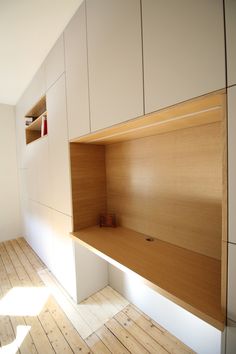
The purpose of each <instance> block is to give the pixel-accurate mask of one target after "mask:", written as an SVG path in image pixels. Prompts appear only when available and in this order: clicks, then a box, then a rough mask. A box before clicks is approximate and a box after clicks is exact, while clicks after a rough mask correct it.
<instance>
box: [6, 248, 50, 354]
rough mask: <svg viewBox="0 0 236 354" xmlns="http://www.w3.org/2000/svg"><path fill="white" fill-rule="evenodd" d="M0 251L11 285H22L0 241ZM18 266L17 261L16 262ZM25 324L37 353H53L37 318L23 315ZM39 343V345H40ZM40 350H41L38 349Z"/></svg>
mask: <svg viewBox="0 0 236 354" xmlns="http://www.w3.org/2000/svg"><path fill="white" fill-rule="evenodd" d="M0 253H1V256H2V260H3V263H4V266H5V268H6V273H7V275H8V279H9V281H10V283H11V286H12V287H20V286H21V285H22V283H21V281H20V279H19V277H18V275H17V273H16V270H15V268H14V266H13V264H12V262H11V260H10V258H9V256H8V254H7V252H6V248H5V247H4V244H3V243H0ZM18 266H19V263H18ZM24 321H25V324H26V325H28V326H31V330H30V334H31V337H32V339H33V341H34V343H35V346H36V349H37V351H38V352H39V353H42V354H45V353H48V354H50V353H54V351H53V349H52V347H51V345H50V342H49V340H48V338H47V336H46V334H45V332H44V330H43V328H42V326H41V325H40V323H39V320H38V318H37V317H35V318H33V317H28V316H27V317H24ZM40 343H41V345H40ZM40 350H42V351H40Z"/></svg>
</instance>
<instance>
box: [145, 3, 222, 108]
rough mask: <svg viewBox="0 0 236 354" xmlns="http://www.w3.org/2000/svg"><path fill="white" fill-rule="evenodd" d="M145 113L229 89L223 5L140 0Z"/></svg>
mask: <svg viewBox="0 0 236 354" xmlns="http://www.w3.org/2000/svg"><path fill="white" fill-rule="evenodd" d="M142 18H143V54H144V92H145V113H149V112H152V111H156V110H158V109H160V108H163V107H167V106H170V105H173V104H175V103H178V102H181V101H185V100H188V99H190V98H193V97H197V96H200V95H203V94H206V93H208V92H211V91H214V90H218V89H221V88H223V87H225V84H226V83H225V54H224V24H223V4H222V0H214V1H212V0H197V1H196V0H179V1H173V0H142Z"/></svg>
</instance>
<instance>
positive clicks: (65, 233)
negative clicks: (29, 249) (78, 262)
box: [51, 210, 76, 300]
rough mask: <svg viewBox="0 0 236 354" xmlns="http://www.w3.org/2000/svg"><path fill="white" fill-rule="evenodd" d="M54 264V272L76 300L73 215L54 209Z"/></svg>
mask: <svg viewBox="0 0 236 354" xmlns="http://www.w3.org/2000/svg"><path fill="white" fill-rule="evenodd" d="M52 225H53V254H52V258H53V261H52V262H53V264H52V268H51V270H52V272H53V274H54V275H55V277H56V278H57V279H58V281H59V282H60V283H61V285H62V286H63V287H64V288H65V289H66V291H67V292H68V293H69V294H70V295H71V296H72V297H73V298H74V299H75V300H76V277H75V256H74V244H73V241H72V239H71V237H70V235H69V233H70V232H71V231H72V230H71V228H72V220H71V217H69V216H67V215H64V214H62V213H59V212H57V211H55V210H52Z"/></svg>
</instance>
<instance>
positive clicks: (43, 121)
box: [25, 96, 47, 144]
mask: <svg viewBox="0 0 236 354" xmlns="http://www.w3.org/2000/svg"><path fill="white" fill-rule="evenodd" d="M25 118H26V122H27V118H29V119H31V120H32V122H31V123H30V124H29V125H26V128H25V136H26V144H29V143H31V142H32V141H34V140H37V139H39V138H41V137H43V136H44V135H47V107H46V96H43V97H42V98H41V99H40V101H38V102H37V103H36V104H35V106H34V107H33V108H32V109H31V110H30V111H29V112H28V113H27V114H26V115H25Z"/></svg>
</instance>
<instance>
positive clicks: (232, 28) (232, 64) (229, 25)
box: [225, 0, 236, 86]
mask: <svg viewBox="0 0 236 354" xmlns="http://www.w3.org/2000/svg"><path fill="white" fill-rule="evenodd" d="M225 17H226V18H225V19H226V48H227V69H228V70H227V73H228V85H229V86H230V85H235V84H236V40H235V38H236V1H235V0H226V1H225Z"/></svg>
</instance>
